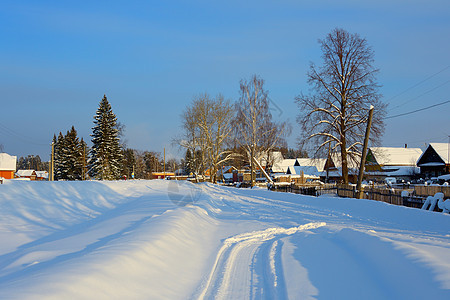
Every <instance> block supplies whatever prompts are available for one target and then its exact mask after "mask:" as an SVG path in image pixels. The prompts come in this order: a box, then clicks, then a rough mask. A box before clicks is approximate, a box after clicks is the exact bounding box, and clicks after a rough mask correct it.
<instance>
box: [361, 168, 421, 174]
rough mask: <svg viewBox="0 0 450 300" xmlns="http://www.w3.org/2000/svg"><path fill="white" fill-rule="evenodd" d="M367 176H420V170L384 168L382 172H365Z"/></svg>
mask: <svg viewBox="0 0 450 300" xmlns="http://www.w3.org/2000/svg"><path fill="white" fill-rule="evenodd" d="M364 174H366V175H375V176H413V175H416V174H420V168H418V167H416V166H398V167H387V168H383V170H382V171H379V172H377V171H372V172H367V171H366V172H364Z"/></svg>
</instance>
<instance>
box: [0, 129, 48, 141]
mask: <svg viewBox="0 0 450 300" xmlns="http://www.w3.org/2000/svg"><path fill="white" fill-rule="evenodd" d="M0 131H2V132H3V133H5V134H7V135H9V136H11V137H14V138H16V139H18V140H20V141H22V142H24V143H27V144H32V145H37V146H48V144H43V143H39V142H38V141H37V140H35V139H33V138H30V137H28V136H25V135H23V134H20V133H18V132H16V131H14V130H12V129H11V128H9V127H7V126H5V125H3V124H2V123H0Z"/></svg>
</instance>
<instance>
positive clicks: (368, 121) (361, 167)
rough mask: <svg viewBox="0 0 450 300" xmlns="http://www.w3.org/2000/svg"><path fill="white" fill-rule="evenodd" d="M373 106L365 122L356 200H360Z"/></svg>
mask: <svg viewBox="0 0 450 300" xmlns="http://www.w3.org/2000/svg"><path fill="white" fill-rule="evenodd" d="M373 108H374V107H373V106H372V105H371V106H370V110H369V119H368V120H367V128H366V136H365V137H364V147H363V151H362V155H361V164H360V165H359V174H358V183H357V184H356V193H357V195H356V198H358V199H362V196H363V191H362V189H361V183H362V179H363V175H364V165H365V164H366V155H367V145H368V144H369V135H370V127H371V126H372V117H373Z"/></svg>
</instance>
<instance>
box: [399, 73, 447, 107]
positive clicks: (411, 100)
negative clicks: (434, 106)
mask: <svg viewBox="0 0 450 300" xmlns="http://www.w3.org/2000/svg"><path fill="white" fill-rule="evenodd" d="M449 82H450V80H447V81H446V82H444V83H442V84H440V85H438V86H435V87H434V88H432V89H429V90H428V91H426V92H425V93H423V94H420V95H419V96H416V97H414V98H412V99H410V100H407V101H405V102H403V103H402V104H399V105H397V106H394V107H393V108H392V109H396V108H399V107H400V106H403V105H405V104H407V103H411V102H413V101H414V100H417V99H419V98H420V97H422V96H425V95H426V94H428V93H431V92H432V91H434V90H437V89H438V88H440V87H442V86H444V85H446V84H448V83H449Z"/></svg>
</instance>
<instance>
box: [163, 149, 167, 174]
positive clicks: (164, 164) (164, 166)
mask: <svg viewBox="0 0 450 300" xmlns="http://www.w3.org/2000/svg"><path fill="white" fill-rule="evenodd" d="M163 168H164V179H166V148H164V163H163Z"/></svg>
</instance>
